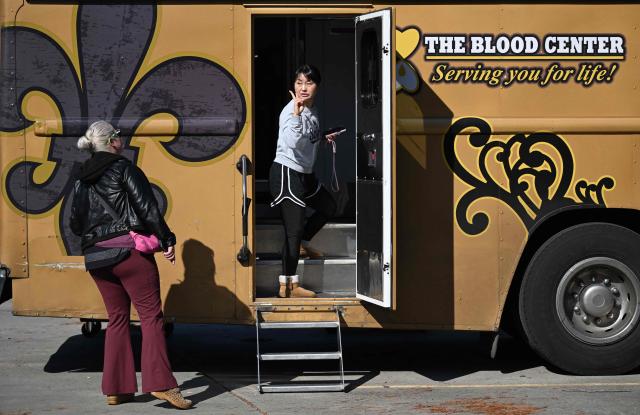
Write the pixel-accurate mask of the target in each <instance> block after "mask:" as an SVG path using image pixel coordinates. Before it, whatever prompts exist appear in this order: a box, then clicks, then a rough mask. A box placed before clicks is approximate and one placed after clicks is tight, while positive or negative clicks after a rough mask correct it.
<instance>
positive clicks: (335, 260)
mask: <svg viewBox="0 0 640 415" xmlns="http://www.w3.org/2000/svg"><path fill="white" fill-rule="evenodd" d="M356 261H357V260H356V258H351V257H328V258H320V259H299V260H298V265H354V264H356ZM280 264H282V259H280V258H277V259H260V258H259V257H258V258H256V265H280Z"/></svg>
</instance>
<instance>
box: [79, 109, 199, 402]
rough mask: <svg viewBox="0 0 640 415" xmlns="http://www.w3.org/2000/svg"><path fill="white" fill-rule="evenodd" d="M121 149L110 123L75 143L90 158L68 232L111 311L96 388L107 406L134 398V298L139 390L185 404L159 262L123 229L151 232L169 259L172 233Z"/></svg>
mask: <svg viewBox="0 0 640 415" xmlns="http://www.w3.org/2000/svg"><path fill="white" fill-rule="evenodd" d="M123 147H124V145H123V142H122V139H121V138H120V136H119V130H116V129H115V128H113V126H112V125H111V124H109V123H108V122H106V121H97V122H94V123H93V124H91V126H90V127H89V129H88V130H87V132H86V133H85V135H84V136H83V137H81V138H80V139H79V140H78V148H79V149H81V150H87V151H89V152H90V153H91V157H90V158H89V159H88V160H87V161H86V162H85V163H84V164H83V165H82V168H81V169H80V173H79V175H78V180H77V181H76V183H75V187H74V196H73V202H72V206H71V220H70V222H71V230H72V231H73V233H75V234H76V235H78V236H80V237H81V238H82V239H81V243H82V251H83V253H84V254H85V262H86V264H87V268H88V269H89V273H90V274H91V276H92V277H93V279H94V281H95V283H96V285H97V286H98V290H99V291H100V294H101V295H102V299H103V301H104V304H105V306H106V309H107V314H108V316H109V325H108V326H107V334H106V337H105V350H104V375H103V377H102V392H103V393H104V394H105V395H107V403H108V404H109V405H117V404H120V403H125V402H130V401H132V400H133V396H134V392H136V391H137V390H138V386H137V381H136V369H135V365H134V359H133V351H132V350H131V338H130V335H129V314H130V313H131V303H133V305H134V306H135V307H136V310H137V311H138V315H139V316H140V326H141V329H142V391H143V392H145V393H147V392H150V393H151V394H152V395H153V396H155V397H156V398H159V399H164V400H166V401H168V402H169V403H171V404H172V405H174V406H175V407H178V408H181V409H186V408H189V407H190V406H191V401H189V400H187V399H184V398H183V397H182V394H181V393H180V390H179V389H178V384H177V382H176V379H175V377H174V376H173V373H172V372H171V365H170V363H169V357H168V356H167V345H166V341H165V338H164V330H163V323H164V319H163V315H162V309H161V304H160V280H159V276H158V267H157V265H156V261H155V259H154V257H153V253H151V254H145V253H143V252H140V251H138V250H137V249H136V243H135V241H134V240H133V237H132V236H131V235H130V233H129V231H131V230H135V231H137V232H140V233H142V234H149V235H150V234H153V235H155V237H156V238H157V244H158V245H159V248H161V249H162V250H163V251H164V256H165V258H166V259H167V260H169V261H171V262H172V263H175V251H174V246H175V244H176V237H175V235H174V234H173V233H172V232H171V230H170V229H169V227H168V226H167V224H166V222H165V221H164V218H163V217H162V213H161V212H160V209H159V208H158V204H157V202H156V199H155V197H154V196H153V192H152V190H151V185H150V184H149V181H148V180H147V177H146V176H145V174H144V173H143V172H142V170H140V169H139V168H138V167H137V166H136V165H135V164H132V163H131V162H130V161H129V160H127V159H126V158H124V157H122V156H121V155H120V153H121V152H122V149H123ZM138 236H139V235H138ZM149 238H150V237H149ZM96 254H97V255H96ZM88 258H98V260H97V261H96V262H95V263H92V262H90V261H89V259H88ZM90 265H91V266H90Z"/></svg>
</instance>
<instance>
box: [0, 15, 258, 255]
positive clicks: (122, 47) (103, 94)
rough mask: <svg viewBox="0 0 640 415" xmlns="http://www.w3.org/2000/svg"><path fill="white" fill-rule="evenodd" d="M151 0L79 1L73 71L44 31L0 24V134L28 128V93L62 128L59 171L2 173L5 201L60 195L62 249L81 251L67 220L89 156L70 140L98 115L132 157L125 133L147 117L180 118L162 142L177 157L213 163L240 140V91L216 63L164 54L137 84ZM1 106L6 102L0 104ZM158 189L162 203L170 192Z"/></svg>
mask: <svg viewBox="0 0 640 415" xmlns="http://www.w3.org/2000/svg"><path fill="white" fill-rule="evenodd" d="M156 13H157V10H156V6H155V5H154V4H139V5H126V4H117V3H116V4H111V5H97V4H90V5H80V6H78V12H77V22H76V35H77V36H76V38H77V49H78V54H79V65H80V67H79V72H80V73H79V74H77V73H76V72H75V70H74V67H73V65H72V63H71V58H70V57H69V56H67V55H66V53H65V52H64V50H63V49H62V48H61V47H60V46H59V45H58V44H57V43H56V42H55V41H54V40H53V39H52V38H51V37H49V36H47V35H45V34H44V33H42V32H39V31H37V30H34V29H32V28H28V27H21V26H9V27H4V28H3V29H2V39H3V42H4V44H3V51H4V56H2V66H3V69H4V70H3V72H2V74H0V77H1V78H0V94H1V95H0V98H1V99H2V100H1V101H0V102H2V103H3V105H2V108H0V130H2V131H5V132H15V131H21V130H24V129H26V128H28V127H29V126H31V125H32V124H33V122H34V120H28V119H27V118H26V117H25V116H24V114H22V113H21V111H20V108H21V103H22V101H23V100H24V98H25V96H26V95H27V94H28V93H30V92H32V91H40V92H42V93H44V94H47V95H48V96H49V97H50V98H51V99H52V100H53V101H54V102H55V104H56V105H57V107H58V110H59V112H60V117H61V121H62V132H61V133H60V134H58V135H52V136H51V137H50V140H51V142H50V145H49V154H48V160H49V161H52V162H54V163H55V168H54V169H53V172H52V173H51V175H50V177H49V178H48V179H47V180H46V181H45V182H44V183H36V182H35V181H34V179H33V174H34V170H35V169H36V168H37V167H38V166H39V164H38V163H35V162H31V161H23V162H20V163H17V164H16V165H15V166H13V167H12V168H11V169H10V171H8V172H7V174H6V183H5V189H6V192H7V196H8V198H9V200H10V201H11V203H13V204H14V206H16V207H17V208H18V209H20V210H22V211H24V212H27V213H32V214H37V213H43V212H47V211H49V210H51V209H52V208H54V207H55V206H56V205H57V204H58V203H60V201H61V200H62V209H61V213H60V217H59V218H58V220H59V225H60V226H59V228H60V232H61V237H62V240H63V241H64V244H65V248H66V250H67V253H68V254H70V255H74V254H75V255H78V254H79V253H80V249H79V241H78V238H77V237H75V236H74V235H73V234H71V232H70V231H69V226H68V223H67V220H68V217H69V213H70V212H69V210H70V203H69V201H70V198H68V197H66V196H67V195H68V194H69V192H70V191H71V189H72V188H73V181H74V176H75V171H76V169H77V168H78V167H79V165H80V164H81V163H82V162H83V161H84V160H85V159H86V158H87V155H86V154H83V153H82V152H80V151H78V150H77V149H76V147H75V146H76V141H77V139H78V137H79V136H80V135H82V134H83V133H84V131H85V130H86V128H87V127H88V125H89V124H90V123H92V122H94V121H96V120H99V119H104V120H107V121H109V122H111V123H112V124H113V125H114V126H116V128H119V129H120V130H121V132H122V133H121V134H122V136H123V138H124V141H125V149H124V151H123V155H124V156H125V157H127V158H128V159H130V160H131V161H132V162H134V163H137V161H138V149H137V148H135V147H130V146H129V144H130V136H131V135H132V134H133V133H134V132H135V130H136V129H137V128H138V127H139V126H140V124H141V123H142V122H143V121H144V120H145V119H147V118H149V117H151V116H153V115H155V114H158V113H169V114H171V115H173V116H174V117H175V118H176V119H177V120H178V132H177V134H176V135H175V137H174V138H173V139H172V140H171V141H168V142H163V143H161V145H162V146H163V147H164V148H165V149H166V151H167V152H168V153H170V154H171V155H172V156H173V157H175V158H177V159H180V160H183V161H187V162H195V161H205V160H211V159H213V158H215V157H217V156H219V155H220V154H222V153H224V152H225V151H226V150H228V149H229V148H230V147H231V146H232V145H233V144H234V142H235V141H236V140H237V139H238V137H239V135H240V131H241V130H242V127H243V125H244V122H245V118H246V104H245V100H244V95H243V93H242V90H241V88H240V86H239V85H238V83H237V82H236V80H235V79H234V78H233V76H232V75H231V74H230V73H229V72H228V71H227V70H225V69H224V68H223V67H222V66H220V65H218V64H216V63H215V62H212V61H210V60H207V59H203V58H200V57H195V56H182V57H177V58H173V59H169V60H167V61H165V62H163V63H161V64H159V65H157V66H155V67H154V68H152V69H151V70H150V71H149V72H147V73H146V74H144V76H143V77H142V78H141V79H140V80H139V81H138V82H136V84H135V85H133V81H134V79H135V78H136V75H137V73H138V71H139V69H140V67H141V65H142V62H143V60H144V58H145V55H146V53H147V51H148V49H149V46H150V44H151V41H152V39H153V37H154V32H155V28H156ZM5 103H6V105H4V104H5ZM154 193H155V194H156V197H157V198H158V199H159V202H160V204H161V207H162V208H163V209H165V208H166V197H165V195H164V194H163V192H162V191H161V190H160V188H159V187H157V186H154Z"/></svg>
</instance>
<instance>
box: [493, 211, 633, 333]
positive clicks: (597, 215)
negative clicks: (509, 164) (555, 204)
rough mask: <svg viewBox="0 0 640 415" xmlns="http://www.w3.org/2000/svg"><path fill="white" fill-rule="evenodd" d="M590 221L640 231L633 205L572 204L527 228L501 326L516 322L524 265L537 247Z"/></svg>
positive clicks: (513, 324) (513, 326) (510, 327)
mask: <svg viewBox="0 0 640 415" xmlns="http://www.w3.org/2000/svg"><path fill="white" fill-rule="evenodd" d="M590 222H605V223H612V224H615V225H620V226H623V227H625V228H628V229H631V230H632V231H634V232H636V233H639V234H640V211H638V210H634V209H606V208H573V209H569V210H565V211H562V212H559V213H556V214H553V215H552V216H549V217H547V218H543V219H542V220H541V221H540V222H539V223H537V224H536V225H535V226H534V227H533V228H532V229H531V231H530V232H529V239H528V240H527V244H526V246H525V248H524V250H523V251H522V255H520V260H519V261H518V266H517V267H516V270H515V272H514V275H513V279H512V281H511V285H510V287H509V293H508V294H507V299H506V301H505V304H504V308H503V310H502V315H501V316H500V328H503V329H505V330H507V331H512V330H513V329H516V327H517V326H516V325H517V324H519V318H518V317H519V316H518V295H519V292H520V285H521V283H522V278H523V276H524V273H525V271H526V269H527V265H528V264H529V261H530V260H531V258H532V257H533V255H534V254H535V253H536V251H537V250H538V248H540V246H541V245H542V244H543V243H544V242H545V241H546V240H548V239H549V238H551V237H552V236H553V235H555V234H557V233H558V232H560V231H562V230H564V229H567V228H570V227H571V226H575V225H580V224H583V223H590Z"/></svg>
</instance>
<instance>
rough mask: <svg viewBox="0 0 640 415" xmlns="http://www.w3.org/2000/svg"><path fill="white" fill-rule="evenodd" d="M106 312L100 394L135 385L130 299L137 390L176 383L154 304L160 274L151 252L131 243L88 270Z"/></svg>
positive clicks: (127, 389) (128, 389) (132, 389)
mask: <svg viewBox="0 0 640 415" xmlns="http://www.w3.org/2000/svg"><path fill="white" fill-rule="evenodd" d="M91 276H92V277H93V279H94V280H95V282H96V285H97V286H98V289H99V290H100V294H102V299H103V300H104V304H105V306H106V307H107V313H108V314H109V325H108V327H107V334H106V339H105V347H104V375H103V377H102V392H103V393H104V394H105V395H116V394H121V393H134V392H136V391H137V390H138V385H137V382H136V369H135V365H134V360H133V351H132V349H131V337H130V335H129V314H130V311H131V303H132V302H133V305H134V306H135V308H136V310H137V311H138V315H139V316H140V325H141V328H142V392H155V391H162V390H166V389H171V388H175V387H176V386H178V384H177V383H176V379H175V378H174V377H173V374H172V373H171V365H170V363H169V358H168V356H167V344H166V341H165V338H164V330H163V323H164V321H163V317H162V309H161V307H160V279H159V276H158V267H157V266H156V262H155V259H154V258H153V256H152V255H142V254H140V252H138V251H136V250H135V249H132V250H131V255H130V256H129V257H128V258H127V259H125V260H124V261H122V262H121V263H119V264H117V265H115V266H111V267H104V268H99V269H96V270H93V271H91Z"/></svg>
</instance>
